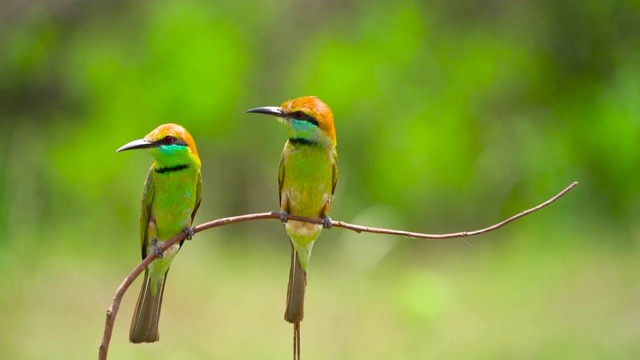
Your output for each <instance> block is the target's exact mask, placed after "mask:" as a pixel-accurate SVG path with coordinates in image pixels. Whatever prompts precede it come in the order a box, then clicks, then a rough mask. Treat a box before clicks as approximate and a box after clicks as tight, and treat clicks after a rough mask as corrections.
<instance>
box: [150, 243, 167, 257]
mask: <svg viewBox="0 0 640 360" xmlns="http://www.w3.org/2000/svg"><path fill="white" fill-rule="evenodd" d="M151 249H152V250H153V252H154V253H156V257H157V258H158V259H162V258H163V257H164V255H163V254H162V251H160V248H159V247H158V239H153V240H151Z"/></svg>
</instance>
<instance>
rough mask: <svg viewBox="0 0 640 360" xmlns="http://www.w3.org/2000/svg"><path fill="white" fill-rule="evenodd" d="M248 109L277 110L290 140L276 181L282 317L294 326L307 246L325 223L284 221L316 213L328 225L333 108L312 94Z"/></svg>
mask: <svg viewBox="0 0 640 360" xmlns="http://www.w3.org/2000/svg"><path fill="white" fill-rule="evenodd" d="M246 112H249V113H258V114H267V115H273V116H276V117H277V118H278V119H279V120H280V121H281V122H282V123H283V124H285V125H286V127H287V129H288V130H289V140H288V141H287V142H286V143H285V145H284V150H283V151H282V155H281V156H280V171H279V174H278V187H279V191H280V211H281V213H280V219H281V220H282V221H283V222H284V223H285V229H286V231H287V234H288V235H289V238H290V239H291V244H292V255H291V270H290V271H289V287H288V290H287V307H286V310H285V313H284V318H285V320H286V321H288V322H290V323H293V324H296V325H294V329H298V328H299V323H300V321H302V319H303V317H304V293H305V288H306V285H307V268H308V265H309V257H310V256H311V248H312V247H313V243H314V241H315V240H316V239H317V238H318V236H319V235H320V232H321V231H322V228H323V225H318V224H311V223H305V222H299V221H293V220H292V221H287V217H288V215H296V216H303V217H308V218H315V217H320V218H322V219H324V227H326V228H328V227H331V219H330V218H329V216H328V215H327V214H328V212H329V207H330V206H331V201H332V200H333V193H334V190H335V187H336V181H337V179H338V153H337V152H336V131H335V128H334V125H333V113H332V112H331V109H330V108H329V107H328V106H327V105H326V104H325V103H323V102H322V101H320V100H319V99H318V98H316V97H314V96H305V97H300V98H297V99H294V100H290V101H286V102H284V103H283V104H282V106H280V107H272V106H269V107H260V108H255V109H250V110H247V111H246Z"/></svg>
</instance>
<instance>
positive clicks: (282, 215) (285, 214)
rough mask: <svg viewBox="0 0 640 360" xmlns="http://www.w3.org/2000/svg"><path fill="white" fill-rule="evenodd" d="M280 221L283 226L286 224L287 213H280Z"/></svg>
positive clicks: (287, 219)
mask: <svg viewBox="0 0 640 360" xmlns="http://www.w3.org/2000/svg"><path fill="white" fill-rule="evenodd" d="M280 221H281V222H282V223H283V224H286V223H287V221H289V212H288V211H287V210H282V211H281V212H280Z"/></svg>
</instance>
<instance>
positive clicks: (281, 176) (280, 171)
mask: <svg viewBox="0 0 640 360" xmlns="http://www.w3.org/2000/svg"><path fill="white" fill-rule="evenodd" d="M283 184H284V151H283V152H282V155H280V165H279V166H278V201H279V203H278V205H281V204H282V185H283Z"/></svg>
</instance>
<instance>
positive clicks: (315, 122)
mask: <svg viewBox="0 0 640 360" xmlns="http://www.w3.org/2000/svg"><path fill="white" fill-rule="evenodd" d="M289 116H290V117H292V118H294V119H296V120H301V121H307V122H310V123H312V124H313V125H315V126H318V120H316V119H314V118H313V117H311V116H309V115H307V114H305V113H304V112H302V111H294V112H292V113H291V114H289Z"/></svg>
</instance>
